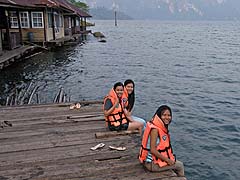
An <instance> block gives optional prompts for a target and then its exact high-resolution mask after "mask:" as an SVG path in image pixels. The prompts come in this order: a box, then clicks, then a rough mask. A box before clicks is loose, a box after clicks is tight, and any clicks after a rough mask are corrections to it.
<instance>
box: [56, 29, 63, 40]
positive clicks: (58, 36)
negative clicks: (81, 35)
mask: <svg viewBox="0 0 240 180" xmlns="http://www.w3.org/2000/svg"><path fill="white" fill-rule="evenodd" d="M58 29H59V32H58V33H56V34H55V35H56V39H59V38H63V37H64V28H63V27H59V28H58Z"/></svg>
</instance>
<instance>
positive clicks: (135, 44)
mask: <svg viewBox="0 0 240 180" xmlns="http://www.w3.org/2000/svg"><path fill="white" fill-rule="evenodd" d="M95 23H96V26H95V27H93V31H101V32H103V33H104V34H105V35H106V37H107V38H106V40H107V43H100V42H98V41H97V40H96V39H95V38H94V37H92V36H89V37H88V39H89V40H88V42H87V43H86V44H84V45H83V46H80V45H77V46H74V47H65V48H62V49H59V50H58V51H56V52H49V53H47V54H41V55H38V56H37V57H34V58H31V59H28V60H25V61H24V62H21V63H19V64H17V65H13V66H11V67H9V68H7V69H6V70H4V71H2V72H0V102H1V103H4V101H5V98H6V95H7V94H8V93H9V89H11V88H12V86H13V84H14V83H15V84H17V85H20V84H28V83H29V82H30V81H34V82H37V83H38V84H39V85H41V87H40V90H41V94H40V97H41V99H42V102H52V101H53V97H54V95H55V93H56V92H57V91H58V88H59V87H64V89H65V91H66V92H67V93H68V94H71V100H72V101H78V100H82V99H87V100H101V99H102V98H103V97H104V96H105V95H106V94H107V92H108V90H109V89H110V88H111V87H112V85H113V83H115V82H116V81H124V80H125V79H127V78H131V79H133V80H134V81H135V83H136V106H135V109H134V114H135V115H137V116H140V117H143V118H145V119H150V118H151V116H152V115H153V113H154V112H155V110H156V109H157V108H158V106H159V105H161V104H168V105H170V106H171V107H172V109H173V122H172V124H171V126H170V131H171V135H172V144H173V148H174V150H175V154H176V155H177V158H178V159H179V160H181V161H183V162H184V164H185V171H186V175H187V177H188V179H194V180H206V179H208V180H217V179H224V180H237V179H240V34H239V29H240V22H161V21H119V22H118V23H119V26H118V27H114V22H113V21H96V22H95Z"/></svg>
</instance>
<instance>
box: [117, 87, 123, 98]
mask: <svg viewBox="0 0 240 180" xmlns="http://www.w3.org/2000/svg"><path fill="white" fill-rule="evenodd" d="M115 92H116V94H117V97H118V98H121V97H122V95H123V86H117V87H116V88H115Z"/></svg>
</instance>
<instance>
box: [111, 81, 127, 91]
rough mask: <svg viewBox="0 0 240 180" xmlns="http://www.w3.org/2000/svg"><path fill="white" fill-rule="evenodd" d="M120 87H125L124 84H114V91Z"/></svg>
mask: <svg viewBox="0 0 240 180" xmlns="http://www.w3.org/2000/svg"><path fill="white" fill-rule="evenodd" d="M118 86H122V87H124V86H123V83H121V82H117V83H115V84H114V86H113V90H114V91H115V90H116V88H117V87H118Z"/></svg>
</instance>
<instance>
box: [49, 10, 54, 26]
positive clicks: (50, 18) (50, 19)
mask: <svg viewBox="0 0 240 180" xmlns="http://www.w3.org/2000/svg"><path fill="white" fill-rule="evenodd" d="M52 26H53V21H52V13H51V12H49V13H48V28H51V27H52Z"/></svg>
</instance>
